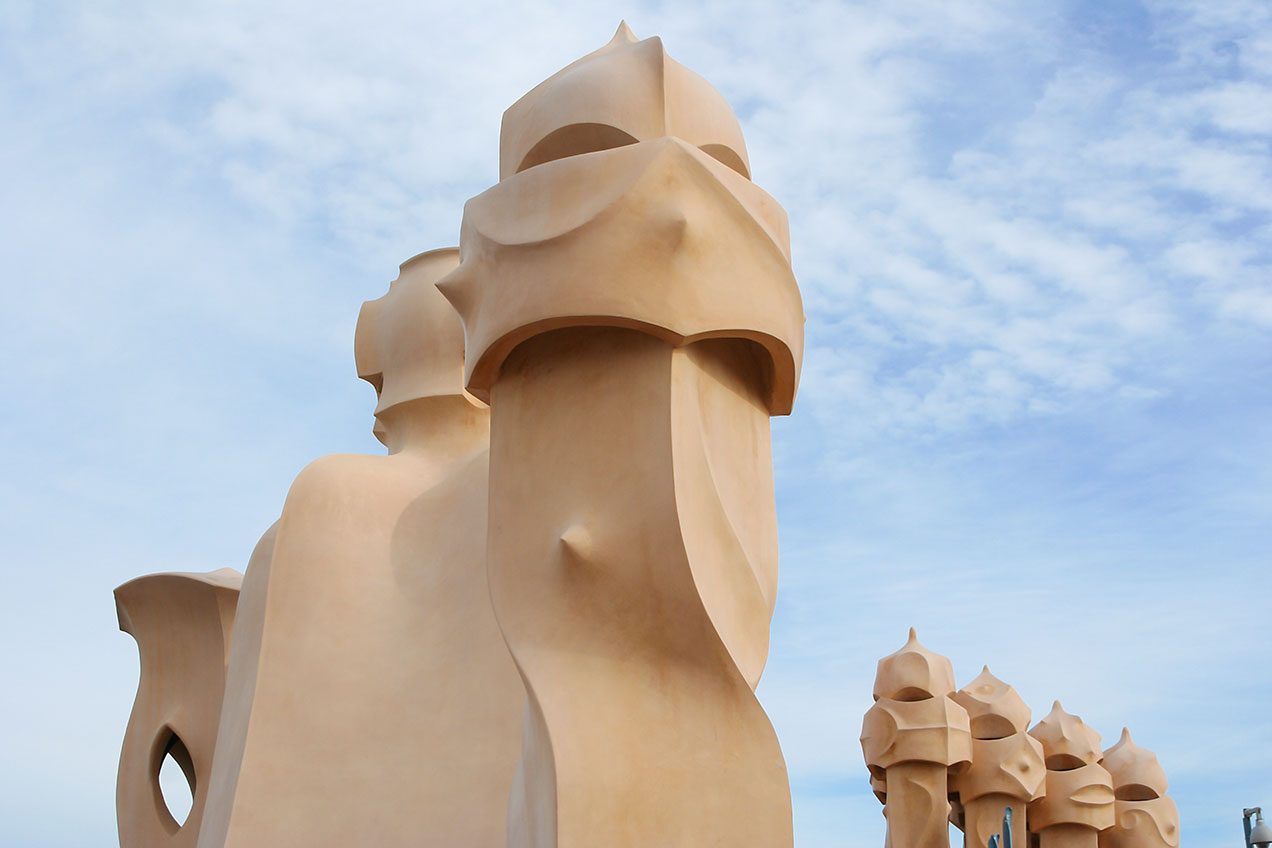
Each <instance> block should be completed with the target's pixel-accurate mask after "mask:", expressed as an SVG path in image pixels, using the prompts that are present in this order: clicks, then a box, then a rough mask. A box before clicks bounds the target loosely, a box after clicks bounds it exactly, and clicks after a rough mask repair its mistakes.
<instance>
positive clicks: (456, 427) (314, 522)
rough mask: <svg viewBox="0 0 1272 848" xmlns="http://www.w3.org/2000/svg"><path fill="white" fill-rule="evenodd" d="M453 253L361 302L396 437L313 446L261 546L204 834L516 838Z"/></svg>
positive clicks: (511, 692)
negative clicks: (338, 450)
mask: <svg viewBox="0 0 1272 848" xmlns="http://www.w3.org/2000/svg"><path fill="white" fill-rule="evenodd" d="M457 258H458V257H457V252H456V250H455V249H448V250H438V251H431V252H428V253H424V254H421V255H419V256H417V257H415V258H414V259H411V260H408V261H407V262H405V263H403V265H402V268H401V274H400V276H399V278H398V279H397V280H396V281H394V283H393V284H392V286H391V288H390V289H389V292H388V293H387V294H386V295H384V296H383V297H381V298H380V299H378V300H373V301H369V302H368V303H367V304H365V305H364V306H363V309H362V314H361V315H360V317H359V320H358V333H357V338H356V341H355V353H356V358H357V365H358V375H359V376H360V377H362V378H363V379H365V380H367V381H368V382H370V383H371V384H372V385H373V386H374V387H375V389H376V394H377V399H378V405H377V406H376V411H375V415H376V419H377V424H378V427H377V437H379V438H380V439H381V441H382V442H384V444H386V445H387V446H388V449H389V455H388V456H357V455H337V456H328V457H324V458H322V459H319V460H317V461H315V462H313V463H311V464H310V465H309V466H308V467H307V468H305V469H304V470H303V471H302V472H301V473H300V475H299V476H298V477H297V478H296V481H295V482H294V483H293V484H292V487H291V491H290V492H289V493H288V495H287V501H286V503H285V505H284V507H283V513H282V517H281V518H280V519H279V521H278V523H277V525H276V527H275V528H274V530H273V532H272V533H267V534H266V537H265V538H264V539H262V542H261V544H260V545H258V548H257V553H256V554H254V555H253V562H252V563H251V565H250V567H249V569H248V573H247V576H246V579H245V584H244V593H243V597H242V601H241V603H240V615H239V620H238V622H237V624H236V627H235V631H234V642H233V649H232V654H233V656H232V661H231V665H230V673H229V682H228V685H227V689H226V696H225V706H224V709H223V711H222V714H221V723H220V730H219V732H218V736H217V749H216V757H215V760H214V762H213V769H212V771H213V775H212V781H211V782H212V787H211V790H210V794H209V798H208V805H207V811H206V815H205V816H204V819H203V827H202V832H201V833H200V835H199V843H198V844H199V846H201V848H267V846H268V848H272V846H278V845H305V846H317V847H318V848H322V846H331V848H335V846H348V845H375V846H377V847H379V846H408V845H409V846H433V848H455V846H464V848H496V846H502V845H503V844H504V840H505V832H504V821H503V819H504V815H505V811H506V809H507V799H508V786H509V784H510V783H511V782H512V778H513V773H514V771H515V768H516V763H517V756H518V751H519V744H518V743H519V733H520V729H519V727H520V725H519V721H520V713H521V708H522V703H523V701H524V691H523V689H522V687H521V683H520V680H519V679H518V676H517V673H516V668H515V666H514V665H513V664H512V661H511V659H510V658H509V656H508V652H507V649H506V648H505V647H504V644H503V641H502V639H501V637H500V635H499V631H498V627H497V625H496V623H495V620H494V615H493V613H492V612H491V609H490V600H489V592H488V588H487V582H486V570H485V528H486V480H487V475H488V466H487V462H488V432H489V431H488V427H489V423H488V422H489V413H488V411H487V409H486V408H485V406H484V405H483V404H480V403H477V402H475V401H474V400H473V399H472V398H471V397H469V396H467V395H466V393H465V392H464V389H463V384H462V376H463V335H462V328H461V326H460V323H459V320H458V316H456V315H455V313H454V311H453V310H452V309H451V307H450V306H449V304H447V303H446V301H445V299H444V298H443V297H442V296H441V295H440V294H439V293H438V292H437V290H436V288H435V287H434V283H435V282H436V281H437V279H438V278H439V277H441V276H442V275H443V274H445V273H446V272H448V271H450V270H451V269H452V268H454V267H455V265H456V262H457Z"/></svg>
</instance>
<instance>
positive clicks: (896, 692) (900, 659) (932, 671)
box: [874, 627, 954, 701]
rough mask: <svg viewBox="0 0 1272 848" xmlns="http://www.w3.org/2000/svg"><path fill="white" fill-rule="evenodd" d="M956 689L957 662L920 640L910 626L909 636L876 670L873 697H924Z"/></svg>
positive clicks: (931, 696) (910, 698) (921, 698)
mask: <svg viewBox="0 0 1272 848" xmlns="http://www.w3.org/2000/svg"><path fill="white" fill-rule="evenodd" d="M953 692H954V666H953V665H952V664H951V663H950V661H949V659H948V658H946V657H943V656H941V655H940V654H934V653H932V652H931V651H929V650H928V649H927V648H925V647H923V646H922V645H921V644H919V637H918V635H917V634H916V633H915V632H914V628H913V627H911V628H910V638H909V639H908V640H906V643H905V645H904V646H903V647H902V648H901V650H899V651H897V652H896V653H895V654H890V655H888V656H886V657H884V658H883V659H881V660H879V668H878V670H877V671H876V673H875V685H874V698H875V700H876V701H877V700H879V699H880V698H892V699H893V700H897V701H922V700H926V699H927V698H940V697H943V696H945V695H951V694H953Z"/></svg>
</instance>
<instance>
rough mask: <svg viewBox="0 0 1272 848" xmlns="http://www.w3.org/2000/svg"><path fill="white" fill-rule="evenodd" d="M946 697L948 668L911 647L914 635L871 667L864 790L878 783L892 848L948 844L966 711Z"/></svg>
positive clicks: (967, 736)
mask: <svg viewBox="0 0 1272 848" xmlns="http://www.w3.org/2000/svg"><path fill="white" fill-rule="evenodd" d="M953 694H954V668H953V666H952V665H951V664H950V661H949V660H948V659H946V658H945V657H943V656H940V655H939V654H934V653H932V652H931V651H929V650H928V649H927V648H925V647H923V646H922V645H921V644H919V640H918V637H917V636H916V635H915V632H914V628H910V638H909V639H908V640H907V641H906V643H905V645H904V647H902V648H901V650H899V651H897V652H896V653H895V654H891V655H890V656H886V657H884V658H883V659H881V660H879V668H878V671H877V673H876V675H875V685H874V699H875V704H874V706H873V707H871V708H870V710H869V711H868V712H867V713H866V716H865V720H864V721H863V722H862V727H861V748H862V751H863V752H864V754H865V757H866V765H867V766H868V767H869V768H870V775H871V784H872V785H874V784H875V782H876V781H877V780H879V779H880V778H882V779H883V781H884V783H885V793H886V795H885V798H884V800H885V803H886V807H885V811H886V814H887V819H888V836H887V844H889V845H892V846H895V848H948V846H949V844H950V837H949V819H950V809H951V808H950V802H949V795H950V785H949V784H950V781H949V775H950V773H951V772H954V773H955V774H957V772H958V770H960V769H961V768H962V767H963V766H964V765H966V763H967V762H968V761H969V760H970V759H971V757H972V737H971V731H970V727H969V720H968V714H967V710H965V709H964V708H963V707H962V706H961V705H959V704H958V703H957V702H956V701H955V700H954V698H953V697H952V696H953ZM877 794H878V792H877V791H876V795H877ZM999 818H1000V820H1001V810H1000V811H999Z"/></svg>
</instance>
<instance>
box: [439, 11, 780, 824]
mask: <svg viewBox="0 0 1272 848" xmlns="http://www.w3.org/2000/svg"><path fill="white" fill-rule="evenodd" d="M678 68H679V66H677V65H675V64H674V63H671V62H670V60H668V59H667V58H666V56H665V53H663V50H662V46H661V43H660V42H658V41H657V40H656V39H651V40H647V41H636V40H634V38H633V37H631V36H630V33H628V32H627V31H626V28H625V27H624V28H621V29H620V32H619V34H618V35H617V36H616V37H615V39H614V41H612V42H611V43H610V44H609V45H607V46H606V47H605V48H602V50H601V51H598V52H597V53H595V54H592V55H591V56H589V57H586V58H585V59H584V60H581V61H580V62H579V63H576V64H575V65H572V66H571V67H570V68H567V69H566V71H564V72H562V74H559V75H557V76H555V77H553V78H552V79H550V80H548V81H547V82H545V83H544V84H543V85H541V86H539V87H538V88H536V89H535V90H534V91H532V92H531V93H530V94H528V95H526V97H525V98H523V99H522V100H521V101H519V102H518V103H517V104H515V105H514V106H513V107H512V108H510V109H509V110H508V112H507V113H506V114H505V116H504V122H503V130H502V136H501V139H502V140H501V151H502V160H503V161H502V164H501V176H502V177H503V179H502V180H501V182H500V183H499V184H498V185H496V186H495V187H494V188H492V189H490V190H489V191H487V192H485V193H483V194H482V195H479V196H478V197H476V198H474V199H472V200H470V201H469V202H468V204H467V205H466V206H465V211H464V222H463V225H462V229H461V238H460V253H461V258H462V263H461V265H460V267H459V268H458V269H457V270H456V271H455V272H453V273H452V274H450V275H449V276H448V277H447V278H446V279H445V280H443V281H442V282H441V283H440V284H439V288H441V289H442V291H443V292H444V293H445V294H446V296H447V297H448V298H449V299H450V300H451V302H452V303H453V304H454V305H455V306H456V308H457V309H458V310H459V312H460V314H461V315H462V317H463V320H464V327H465V335H466V342H467V360H468V377H467V386H468V388H469V389H470V390H471V391H472V392H473V393H474V394H475V395H478V396H479V397H487V398H489V400H490V402H491V410H492V416H493V420H492V430H491V465H490V468H491V475H490V525H489V573H490V587H491V599H492V601H493V603H494V608H495V614H496V616H497V618H498V620H499V623H500V626H501V628H502V630H503V633H504V636H505V638H506V639H507V643H508V646H509V648H510V650H511V652H512V654H513V657H514V658H515V660H516V663H517V666H518V668H519V670H520V671H521V674H522V677H523V679H524V681H525V683H526V687H527V690H528V696H529V697H528V701H527V711H526V717H525V722H524V737H523V738H524V741H523V749H524V753H523V758H522V762H521V766H520V770H519V776H518V780H517V782H516V784H515V786H514V790H513V796H512V800H511V803H510V806H509V817H508V821H509V839H508V844H509V845H510V846H516V848H523V846H535V848H547V846H588V848H591V846H606V847H607V848H622V847H623V846H633V848H634V847H635V846H653V845H657V846H685V847H686V848H689V846H694V848H697V846H704V845H763V846H766V848H780V846H783V845H788V846H789V845H790V844H791V839H792V835H791V807H790V791H789V786H788V781H787V775H786V768H785V764H784V762H783V759H782V754H781V750H780V748H779V746H778V743H777V738H776V735H775V734H774V732H773V729H772V727H771V725H770V723H769V721H768V718H767V716H766V715H765V713H764V711H763V709H762V708H761V706H760V704H759V702H758V701H757V700H756V697H755V695H754V692H753V691H752V690H753V689H754V687H755V684H756V683H757V682H758V680H759V677H760V673H761V671H762V670H763V666H764V662H765V659H766V657H767V653H768V637H769V622H770V618H771V616H772V611H773V604H774V600H775V593H776V581H777V529H776V514H775V508H774V500H773V477H772V460H771V449H770V442H769V416H770V414H772V413H782V412H786V411H788V410H789V409H790V404H791V402H792V400H793V397H794V392H795V385H796V382H797V379H798V369H799V361H800V356H801V353H802V345H803V309H802V305H801V302H800V298H799V290H798V288H797V286H796V284H795V280H794V277H793V275H792V273H791V269H790V264H789V248H788V244H787V236H786V219H785V213H784V212H783V211H782V210H781V207H780V206H778V205H777V204H776V202H774V201H773V200H772V198H770V197H769V196H768V195H767V194H765V193H764V192H763V191H761V190H760V189H758V188H757V187H756V186H755V185H753V184H752V183H751V182H750V181H749V180H748V179H747V178H746V177H745V176H744V175H743V173H744V172H745V171H746V170H747V169H746V168H745V166H744V167H743V168H742V173H740V172H739V170H735V169H734V168H732V167H729V166H727V165H724V164H722V163H721V161H720V158H721V157H723V158H724V159H729V157H728V156H727V155H724V154H723V153H721V151H720V150H716V149H715V148H713V147H712V145H720V146H722V148H724V149H725V150H727V151H729V152H732V153H733V154H735V155H736V156H737V158H738V159H739V160H741V161H742V162H743V163H744V164H745V151H744V148H743V147H742V142H741V133H740V132H739V131H738V129H737V121H736V119H735V118H734V117H733V115H732V113H731V111H730V110H729V109H728V107H727V104H724V101H723V99H722V98H720V96H719V94H718V93H717V92H715V91H714V90H713V89H711V88H710V86H708V85H707V84H706V83H705V82H704V81H702V80H701V78H700V77H697V76H696V75H693V74H689V73H688V72H683V73H682V72H681V70H683V69H680V70H677V69H678ZM704 149H706V151H707V152H704ZM713 151H714V152H713Z"/></svg>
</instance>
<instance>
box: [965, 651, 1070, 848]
mask: <svg viewBox="0 0 1272 848" xmlns="http://www.w3.org/2000/svg"><path fill="white" fill-rule="evenodd" d="M954 700H955V701H957V702H958V703H959V704H961V705H962V706H963V708H964V709H966V710H967V714H968V717H969V719H970V720H971V731H972V762H971V765H970V766H968V767H967V768H966V769H965V770H964V771H963V772H962V773H960V774H959V776H958V779H957V781H956V784H955V785H956V788H957V789H958V795H959V800H960V802H961V804H962V808H963V816H962V822H961V825H960V826H961V827H962V830H963V833H964V834H965V844H966V845H968V846H969V848H971V846H975V848H981V846H985V845H988V844H989V838H990V837H991V836H993V835H995V834H998V833H999V832H1000V829H1001V828H1002V824H1003V811H1004V810H1005V809H1008V808H1010V809H1011V819H1012V822H1013V825H1014V829H1015V831H1016V832H1017V833H1020V834H1022V835H1023V834H1024V833H1025V812H1026V809H1027V806H1026V805H1028V803H1029V802H1030V801H1032V800H1035V799H1037V798H1040V797H1042V792H1043V787H1044V784H1045V782H1046V777H1047V771H1046V766H1045V765H1044V763H1043V755H1042V744H1041V743H1040V742H1039V741H1038V740H1037V739H1034V738H1033V737H1032V736H1030V735H1029V734H1028V733H1027V732H1026V731H1027V730H1028V728H1029V717H1030V712H1029V707H1028V705H1026V704H1025V702H1024V700H1023V699H1022V698H1021V697H1020V695H1018V694H1016V690H1015V689H1013V688H1012V687H1010V686H1008V685H1007V684H1006V683H1004V682H1003V681H1001V680H999V679H998V678H997V677H995V676H994V675H992V674H990V673H989V666H986V667H985V668H984V670H983V671H982V672H981V673H980V675H979V676H978V677H977V678H976V679H975V680H973V681H972V682H971V683H969V684H967V685H966V686H964V687H963V688H962V689H960V690H959V691H958V692H957V693H955V695H954Z"/></svg>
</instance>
